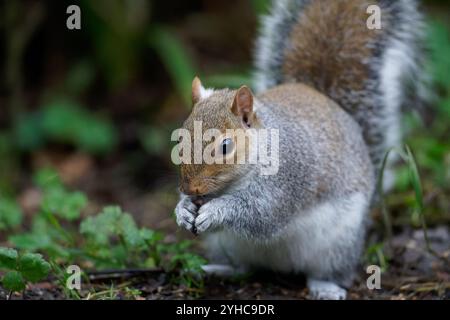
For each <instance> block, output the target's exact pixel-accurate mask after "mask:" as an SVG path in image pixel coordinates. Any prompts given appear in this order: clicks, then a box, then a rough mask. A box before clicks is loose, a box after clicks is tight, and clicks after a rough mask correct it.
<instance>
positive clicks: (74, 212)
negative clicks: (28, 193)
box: [41, 189, 87, 221]
mask: <svg viewBox="0 0 450 320" xmlns="http://www.w3.org/2000/svg"><path fill="white" fill-rule="evenodd" d="M86 205H87V198H86V196H85V195H84V194H83V193H81V192H73V193H70V192H67V191H65V190H63V189H52V190H48V191H47V192H46V193H45V194H44V199H43V201H42V205H41V206H42V209H43V210H44V211H47V212H51V213H52V214H55V215H57V216H59V217H61V218H64V219H67V220H69V221H72V220H75V219H78V218H79V217H80V214H81V211H82V210H83V209H84V208H85V207H86Z"/></svg>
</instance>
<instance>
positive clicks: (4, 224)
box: [0, 197, 23, 230]
mask: <svg viewBox="0 0 450 320" xmlns="http://www.w3.org/2000/svg"><path fill="white" fill-rule="evenodd" d="M22 217H23V215H22V211H21V210H20V207H19V205H18V204H17V203H16V202H15V201H13V200H11V199H8V198H4V197H1V198H0V230H5V229H7V228H13V227H16V226H18V225H20V224H21V223H22Z"/></svg>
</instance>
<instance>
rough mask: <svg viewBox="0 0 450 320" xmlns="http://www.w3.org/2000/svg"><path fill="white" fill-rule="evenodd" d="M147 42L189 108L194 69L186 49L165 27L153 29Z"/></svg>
mask: <svg viewBox="0 0 450 320" xmlns="http://www.w3.org/2000/svg"><path fill="white" fill-rule="evenodd" d="M149 42H150V45H151V46H152V48H153V49H154V50H155V51H156V52H157V53H158V55H159V58H160V59H161V60H162V62H163V63H164V65H165V67H166V69H167V71H168V72H169V74H170V76H171V78H172V81H173V82H174V84H175V88H176V89H177V91H178V93H179V94H180V96H181V97H182V98H183V101H184V103H185V105H186V107H188V108H189V107H190V105H191V83H192V79H193V78H194V76H195V69H194V66H193V64H192V62H191V59H189V55H188V53H187V50H186V48H185V47H184V45H183V44H182V43H181V41H180V40H179V39H178V38H177V37H176V35H175V34H174V33H173V32H171V31H170V30H169V29H167V28H165V27H154V30H153V31H152V33H151V34H150V37H149Z"/></svg>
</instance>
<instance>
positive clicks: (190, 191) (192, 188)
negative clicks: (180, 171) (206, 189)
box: [181, 181, 199, 195]
mask: <svg viewBox="0 0 450 320" xmlns="http://www.w3.org/2000/svg"><path fill="white" fill-rule="evenodd" d="M181 188H182V191H183V192H184V193H185V194H187V195H196V194H198V193H199V189H198V186H196V185H195V184H194V183H189V182H186V181H185V182H183V183H182V185H181Z"/></svg>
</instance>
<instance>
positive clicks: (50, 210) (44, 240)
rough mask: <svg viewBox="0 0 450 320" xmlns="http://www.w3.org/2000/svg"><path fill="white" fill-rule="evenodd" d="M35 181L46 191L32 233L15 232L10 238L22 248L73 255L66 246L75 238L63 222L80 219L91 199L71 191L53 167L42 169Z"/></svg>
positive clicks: (60, 255)
mask: <svg viewBox="0 0 450 320" xmlns="http://www.w3.org/2000/svg"><path fill="white" fill-rule="evenodd" d="M34 181H35V182H36V184H37V185H38V186H39V187H40V189H41V191H42V201H41V204H40V208H39V212H38V213H37V214H36V215H35V216H34V219H33V221H32V227H31V231H30V232H27V233H22V234H16V235H12V236H10V237H9V241H10V242H11V243H13V244H14V245H15V246H16V247H17V248H20V249H24V250H29V251H37V250H41V251H44V252H46V253H47V254H48V255H49V256H50V257H64V258H69V257H70V256H71V254H72V253H73V252H72V251H71V250H67V249H66V248H67V247H69V246H70V245H71V244H73V241H74V238H73V236H72V235H71V234H70V233H69V232H68V231H67V229H66V228H63V227H62V226H61V223H63V222H65V221H74V220H77V219H79V218H80V216H81V211H82V210H83V209H84V208H85V207H86V205H87V198H86V196H85V195H84V194H82V193H80V192H70V191H67V190H66V189H65V188H64V186H63V184H62V183H61V181H60V179H59V177H58V175H57V173H56V172H55V171H53V170H51V169H44V170H41V171H39V172H38V173H37V174H36V175H35V177H34ZM75 251H76V250H75Z"/></svg>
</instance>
